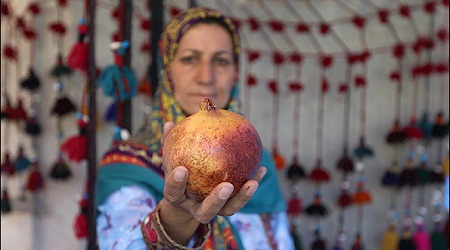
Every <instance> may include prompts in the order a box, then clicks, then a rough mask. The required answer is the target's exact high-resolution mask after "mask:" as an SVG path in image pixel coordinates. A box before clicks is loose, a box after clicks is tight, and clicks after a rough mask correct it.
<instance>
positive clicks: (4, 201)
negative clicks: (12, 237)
mask: <svg viewBox="0 0 450 250" xmlns="http://www.w3.org/2000/svg"><path fill="white" fill-rule="evenodd" d="M2 4H3V3H2ZM1 209H2V213H5V214H6V213H9V212H11V210H12V207H11V202H10V201H9V194H8V189H6V188H3V190H2V197H1Z"/></svg>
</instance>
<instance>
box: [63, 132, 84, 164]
mask: <svg viewBox="0 0 450 250" xmlns="http://www.w3.org/2000/svg"><path fill="white" fill-rule="evenodd" d="M87 146H88V139H87V136H86V135H75V136H71V137H69V138H67V140H66V141H65V142H64V143H63V144H62V145H61V152H64V153H66V154H67V156H68V157H69V160H71V161H74V162H80V161H82V160H84V159H86V158H87V155H88V150H87Z"/></svg>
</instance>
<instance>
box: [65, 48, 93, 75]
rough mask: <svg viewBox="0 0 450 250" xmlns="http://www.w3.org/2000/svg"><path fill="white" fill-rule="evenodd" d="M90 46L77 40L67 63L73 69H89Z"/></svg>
mask: <svg viewBox="0 0 450 250" xmlns="http://www.w3.org/2000/svg"><path fill="white" fill-rule="evenodd" d="M87 57H88V46H87V44H85V43H84V42H77V43H76V44H75V45H74V46H73V47H72V49H71V50H70V53H69V55H68V58H67V65H68V66H69V67H71V68H72V69H78V70H81V71H87Z"/></svg>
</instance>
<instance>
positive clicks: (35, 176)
mask: <svg viewBox="0 0 450 250" xmlns="http://www.w3.org/2000/svg"><path fill="white" fill-rule="evenodd" d="M43 187H44V179H43V178H42V175H41V173H40V172H39V166H38V163H37V162H35V163H33V171H32V172H31V173H30V175H29V177H28V182H27V190H30V191H31V192H34V191H37V190H39V189H42V188H43Z"/></svg>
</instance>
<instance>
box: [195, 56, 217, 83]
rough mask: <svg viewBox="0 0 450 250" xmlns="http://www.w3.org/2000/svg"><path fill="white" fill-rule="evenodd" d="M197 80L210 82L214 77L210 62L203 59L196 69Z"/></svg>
mask: <svg viewBox="0 0 450 250" xmlns="http://www.w3.org/2000/svg"><path fill="white" fill-rule="evenodd" d="M197 73H198V81H199V82H200V83H202V84H211V83H212V82H213V79H214V69H213V66H212V63H211V62H208V61H203V62H201V63H200V65H199V69H198V72H197Z"/></svg>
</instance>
